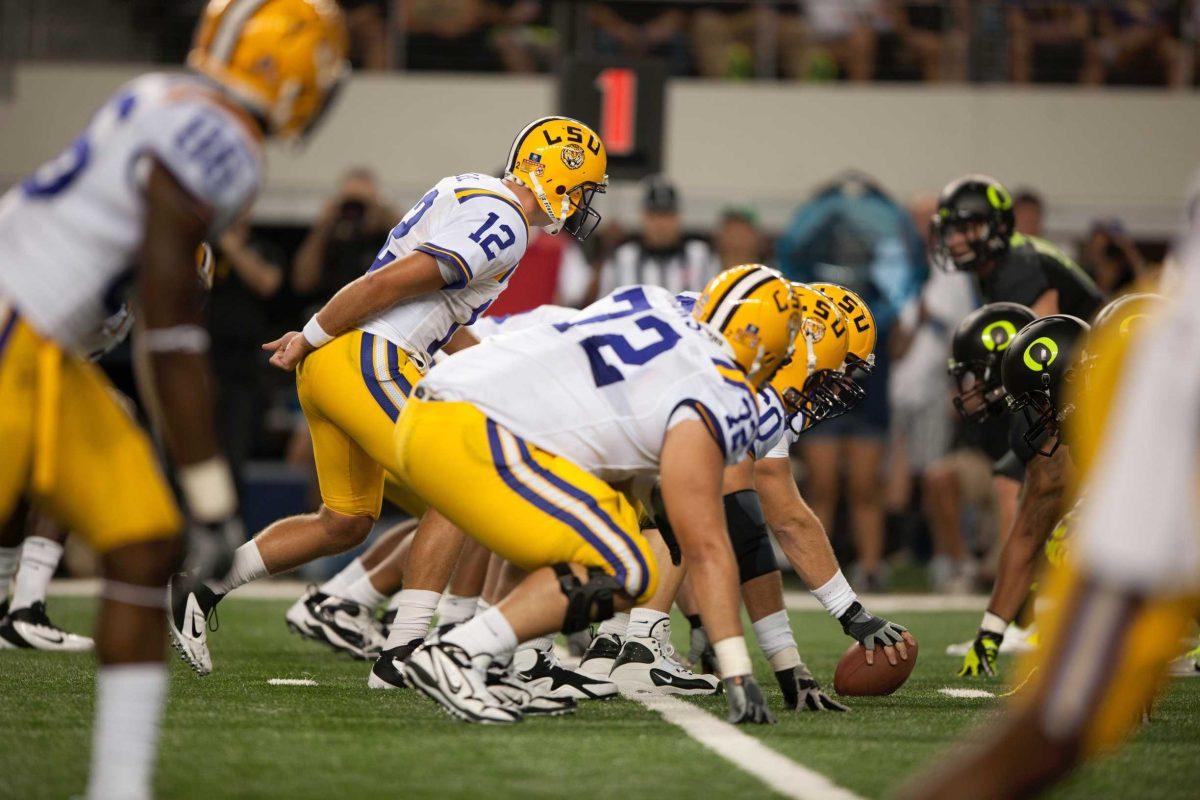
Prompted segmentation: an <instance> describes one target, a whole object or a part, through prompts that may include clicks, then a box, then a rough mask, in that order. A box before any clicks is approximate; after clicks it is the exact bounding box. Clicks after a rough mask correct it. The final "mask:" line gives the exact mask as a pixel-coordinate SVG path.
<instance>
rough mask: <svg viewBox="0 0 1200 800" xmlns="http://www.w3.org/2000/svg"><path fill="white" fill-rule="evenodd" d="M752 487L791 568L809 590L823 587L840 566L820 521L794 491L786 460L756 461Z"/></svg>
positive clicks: (789, 466)
mask: <svg viewBox="0 0 1200 800" xmlns="http://www.w3.org/2000/svg"><path fill="white" fill-rule="evenodd" d="M754 485H755V488H756V489H757V490H758V496H759V498H760V499H761V500H762V507H763V516H764V517H766V520H767V525H768V527H770V528H771V531H772V532H773V533H774V534H775V539H776V541H778V542H779V546H780V548H782V549H783V554H784V556H785V557H786V558H787V560H788V563H789V564H791V565H792V569H794V570H795V571H796V574H797V575H799V576H800V578H801V580H803V581H804V584H805V585H806V586H808V588H809V589H816V588H818V587H821V586H824V585H825V584H826V583H828V582H829V579H830V578H832V577H833V576H834V575H836V574H837V572H838V570H839V569H840V567H839V566H838V562H837V557H836V556H835V555H834V554H833V548H832V547H831V546H830V544H829V537H828V536H827V535H826V534H825V528H824V526H823V525H821V520H819V519H818V518H817V515H816V514H814V513H813V510H812V509H811V508H809V506H808V504H807V503H805V502H804V498H803V497H801V496H800V491H799V490H798V489H797V488H796V482H795V480H794V479H793V478H792V469H791V465H790V464H789V463H788V460H787V459H786V458H765V459H762V460H760V461H759V462H758V463H757V464H756V465H755V479H754Z"/></svg>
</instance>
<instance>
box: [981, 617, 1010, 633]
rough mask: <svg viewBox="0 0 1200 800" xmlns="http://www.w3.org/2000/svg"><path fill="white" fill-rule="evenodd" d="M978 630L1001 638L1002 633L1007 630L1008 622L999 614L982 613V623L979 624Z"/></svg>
mask: <svg viewBox="0 0 1200 800" xmlns="http://www.w3.org/2000/svg"><path fill="white" fill-rule="evenodd" d="M979 630H981V631H987V632H988V633H995V634H998V635H1000V636H1003V635H1004V632H1005V631H1006V630H1008V621H1007V620H1005V619H1004V618H1003V617H1001V616H1000V615H999V614H993V613H992V612H990V611H985V612H983V621H982V622H980V623H979Z"/></svg>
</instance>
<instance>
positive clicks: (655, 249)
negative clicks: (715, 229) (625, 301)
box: [599, 175, 719, 295]
mask: <svg viewBox="0 0 1200 800" xmlns="http://www.w3.org/2000/svg"><path fill="white" fill-rule="evenodd" d="M718 271H719V270H718V269H717V259H716V256H715V255H714V253H713V251H712V248H711V247H709V245H708V243H707V242H705V241H704V240H702V239H696V238H692V237H689V236H685V235H684V232H683V218H682V217H681V216H680V214H679V193H678V192H677V191H676V189H675V185H674V184H672V183H671V182H670V181H668V180H667V179H666V178H664V177H663V176H661V175H655V176H652V177H650V178H647V179H646V182H645V199H644V200H643V203H642V229H641V231H640V233H639V234H638V236H637V237H636V238H635V239H633V240H631V241H628V242H626V243H625V244H623V245H621V246H620V247H618V248H617V249H616V250H614V251H613V254H612V257H611V258H609V259H608V260H607V261H606V262H605V263H604V265H603V267H602V268H601V270H600V289H599V294H600V295H605V294H608V293H609V292H611V291H612V290H613V289H615V288H617V287H618V286H625V285H626V284H630V283H648V284H651V285H654V286H665V287H666V288H667V289H670V290H671V291H672V292H682V291H699V290H700V289H703V288H704V284H706V283H708V280H709V278H711V277H713V276H714V275H716V274H717V272H718Z"/></svg>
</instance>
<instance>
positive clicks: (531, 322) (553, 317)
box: [471, 303, 579, 341]
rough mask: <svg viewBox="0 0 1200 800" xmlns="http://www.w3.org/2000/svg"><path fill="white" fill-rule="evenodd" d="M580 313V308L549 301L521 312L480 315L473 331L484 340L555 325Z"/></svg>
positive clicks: (472, 328) (472, 327) (473, 325)
mask: <svg viewBox="0 0 1200 800" xmlns="http://www.w3.org/2000/svg"><path fill="white" fill-rule="evenodd" d="M578 313H579V309H578V308H567V307H566V306H556V305H551V304H549V303H547V304H546V305H544V306H538V307H537V308H531V309H530V310H528V311H522V312H520V313H519V314H504V315H502V316H498V317H480V318H479V319H477V320H475V322H474V323H473V324H472V325H471V333H473V334H475V335H476V336H478V337H479V339H480V340H481V341H482V340H483V339H487V338H490V337H492V336H495V335H496V334H498V333H516V332H517V331H523V330H525V329H526V328H532V327H534V326H536V325H554V324H555V323H558V322H566V321H567V320H569V319H570V318H571V317H573V316H575V315H576V314H578Z"/></svg>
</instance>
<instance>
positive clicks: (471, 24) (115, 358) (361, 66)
mask: <svg viewBox="0 0 1200 800" xmlns="http://www.w3.org/2000/svg"><path fill="white" fill-rule="evenodd" d="M56 4H57V0H23V1H22V2H13V1H12V0H0V11H2V12H3V15H4V16H3V17H0V21H2V22H3V24H0V44H2V45H3V52H4V53H5V54H6V56H5V57H6V58H7V59H8V60H10V61H21V60H27V59H31V60H38V59H42V60H53V59H56V58H60V59H62V58H66V59H70V60H73V61H79V60H85V61H86V60H89V59H95V60H96V61H111V60H119V61H125V62H128V61H158V62H175V63H178V62H180V61H182V60H183V58H184V56H185V54H186V51H187V47H188V42H189V39H190V35H191V32H192V30H193V26H194V23H195V19H196V17H197V15H198V13H199V11H200V9H201V7H202V5H203V3H202V0H175V2H170V3H166V2H164V3H158V2H150V1H149V0H73V4H74V5H75V6H77V13H76V14H74V15H72V17H71V18H70V19H69V21H65V22H64V18H63V17H62V15H61V14H54V13H51V12H52V8H51V7H52V6H56ZM342 5H343V6H344V7H345V9H346V11H347V14H348V18H349V21H350V24H351V30H352V34H353V46H354V58H355V65H356V68H357V69H358V70H360V71H372V70H378V71H384V70H428V71H456V72H462V71H477V72H511V73H519V72H545V71H551V72H552V71H555V70H556V69H557V68H558V67H559V66H560V65H561V64H560V62H561V59H562V58H563V54H564V53H565V52H572V53H581V52H582V53H596V54H610V55H611V54H616V55H630V56H638V57H653V58H657V59H661V60H662V62H663V63H665V64H666V65H667V67H668V69H669V72H670V74H671V75H674V76H689V77H698V78H704V79H712V80H724V81H750V80H776V81H805V82H834V81H845V82H868V81H913V82H922V81H923V82H960V83H962V82H1010V83H1018V84H1023V83H1057V84H1084V85H1091V86H1096V85H1102V84H1109V85H1145V86H1156V87H1159V88H1160V90H1163V89H1167V90H1175V89H1181V88H1185V87H1190V86H1194V85H1195V82H1196V75H1195V70H1194V68H1193V66H1194V63H1195V60H1196V46H1197V43H1196V38H1195V33H1196V27H1197V25H1198V24H1200V5H1198V4H1196V3H1192V2H1133V1H1128V2H1094V3H1053V2H1032V1H1026V0H1003V1H1000V0H996V1H993V2H987V1H986V0H980V1H977V2H966V0H925V2H899V0H799V1H798V2H797V1H796V0H792V1H791V2H782V1H779V0H777V1H776V2H674V3H672V2H633V1H632V0H631V1H630V2H603V3H601V2H539V1H538V0H343V2H342ZM52 19H53V20H54V23H53V24H51V23H50V20H52ZM97 30H104V32H105V35H103V36H97V35H91V34H92V33H94V32H95V31H97ZM1080 91H1082V90H1080ZM953 177H956V176H955V175H949V174H948V175H946V176H945V178H946V180H949V179H951V178H953ZM997 177H999V178H1000V179H1001V180H1002V181H1003V180H1005V176H1003V175H999V176H997ZM1008 188H1009V189H1010V191H1011V192H1012V193H1013V195H1014V203H1015V213H1016V226H1017V230H1018V231H1019V232H1021V233H1024V234H1027V235H1033V236H1044V235H1045V234H1046V229H1045V224H1044V221H1045V219H1046V218H1047V214H1048V213H1050V209H1048V208H1047V203H1046V201H1045V200H1044V199H1043V197H1042V195H1041V194H1040V193H1039V188H1038V186H1037V185H1026V186H1022V185H1016V186H1012V185H1010V186H1009V187H1008ZM939 189H940V186H936V185H930V186H928V187H926V188H925V189H924V191H921V192H917V193H915V194H907V193H906V196H894V195H893V194H891V193H890V192H889V188H888V187H887V186H884V185H880V183H879V182H878V181H877V180H876V179H875V178H874V177H873V176H871V175H867V174H863V173H859V172H853V171H850V172H841V173H836V174H830V175H829V176H828V182H827V183H826V184H825V185H823V186H821V187H818V188H817V189H816V190H815V191H811V192H806V193H805V194H806V195H807V196H797V197H795V198H794V199H792V200H790V201H789V202H788V205H789V207H790V208H791V209H792V211H791V215H790V220H789V221H788V222H787V223H786V224H785V225H783V226H782V227H780V226H775V227H769V226H767V225H765V224H764V223H763V222H762V221H761V220H760V217H759V214H758V213H757V212H756V210H755V208H753V207H750V206H742V205H739V204H738V203H737V200H736V194H734V193H731V195H730V203H729V205H728V206H726V207H724V208H722V209H720V211H719V213H718V214H716V215H715V216H714V217H713V218H711V219H709V220H707V223H706V224H701V225H697V224H695V219H696V215H695V214H693V215H690V216H689V217H688V219H689V221H690V223H691V224H689V225H688V226H685V224H684V216H683V214H682V210H683V209H684V208H685V206H686V204H687V203H688V197H687V196H684V194H683V193H682V192H681V190H680V189H679V188H678V187H677V186H676V185H675V184H674V183H673V182H672V181H671V180H670V179H669V178H668V177H664V176H660V175H655V176H651V177H649V178H646V179H644V180H642V181H640V183H639V185H638V190H637V192H636V193H626V194H625V195H623V196H624V197H626V198H633V199H632V200H629V201H628V202H631V203H636V204H638V213H625V214H622V215H621V219H623V220H627V221H628V220H634V221H635V222H633V223H628V222H627V223H626V224H625V225H621V224H618V223H616V222H613V221H611V220H612V219H614V218H615V217H616V216H617V215H615V214H609V218H608V220H606V222H605V224H604V225H603V226H602V227H601V228H600V229H599V230H598V231H597V233H596V234H595V235H594V236H592V237H591V238H590V239H589V240H588V241H586V242H585V243H583V245H580V244H578V243H576V242H574V241H573V240H570V239H568V238H567V237H565V236H558V237H552V236H547V235H539V234H535V238H534V239H533V241H532V243H531V246H530V248H529V250H528V252H527V254H526V256H525V259H524V261H523V262H522V266H521V269H520V270H519V271H518V272H517V273H516V276H515V277H514V279H513V280H512V281H511V283H510V285H509V288H508V289H507V290H506V291H505V293H504V294H503V295H502V296H501V298H500V299H499V301H498V302H497V303H496V304H495V305H494V306H493V307H492V308H491V309H490V312H489V313H491V314H511V313H518V312H520V311H523V310H526V309H530V308H533V307H536V306H538V305H540V304H543V303H557V304H562V305H568V306H576V307H579V306H583V305H586V304H587V303H589V302H590V301H591V300H593V299H595V298H596V297H598V296H600V295H602V294H604V293H606V292H608V291H610V290H611V289H612V288H614V287H616V286H619V285H622V284H626V283H634V282H640V283H653V284H661V285H664V286H667V287H668V288H671V289H672V290H676V291H678V290H685V289H699V288H701V287H702V286H703V284H704V283H705V282H706V280H707V279H708V278H709V277H710V276H712V275H713V274H715V273H716V272H717V271H719V270H720V269H722V268H724V267H728V266H732V265H735V264H739V263H746V262H754V261H760V262H764V263H767V264H770V265H773V266H777V267H778V268H780V269H781V270H783V271H784V272H785V273H786V274H787V275H788V276H789V277H791V278H793V279H796V280H805V281H831V282H836V283H840V284H843V285H846V286H848V287H850V288H852V289H855V290H856V291H858V292H859V293H860V294H862V295H863V296H864V297H865V299H866V300H867V302H868V303H869V305H870V306H871V309H872V311H873V312H874V315H875V318H876V321H877V324H878V327H879V329H880V333H881V336H880V340H879V345H878V349H877V353H878V358H879V361H880V367H879V369H877V370H876V372H875V373H874V374H873V375H872V376H871V377H870V378H869V379H868V382H867V388H868V399H867V401H866V402H865V403H864V404H863V405H862V406H860V407H859V408H858V409H857V410H855V411H854V412H853V413H852V414H849V415H847V416H846V417H843V418H841V419H839V420H836V421H835V422H832V423H828V424H826V425H824V426H821V427H819V428H817V429H815V430H814V431H812V432H811V433H809V434H806V435H805V436H804V437H803V439H802V441H801V443H800V444H799V445H798V446H797V448H796V451H795V453H794V464H795V469H796V475H797V479H798V481H799V482H800V486H801V489H802V491H803V494H804V496H805V498H806V499H807V500H808V501H809V502H810V504H811V505H812V506H813V507H814V509H815V510H816V512H817V514H818V515H819V516H820V517H821V519H822V520H823V521H824V523H825V525H826V527H827V529H828V530H829V531H830V533H831V537H832V539H833V542H834V545H835V548H836V549H837V550H838V551H839V556H840V557H841V558H842V559H843V563H851V564H853V565H854V566H853V569H852V570H851V580H852V582H853V583H855V584H856V585H857V586H858V588H860V589H864V590H886V589H888V588H903V589H914V588H924V587H929V588H932V589H934V590H937V591H948V592H949V591H954V592H957V591H970V590H974V589H977V588H980V587H982V586H985V585H987V583H988V581H989V578H990V571H991V569H992V568H993V563H994V554H995V550H996V546H997V542H998V532H997V530H996V523H995V514H994V513H993V509H992V504H993V503H992V490H991V485H990V468H991V464H990V461H989V460H988V459H987V457H986V456H984V454H983V451H982V449H981V446H980V444H981V443H980V442H978V441H976V440H975V439H973V436H974V432H973V431H972V430H970V429H968V428H967V427H966V426H964V425H962V424H961V423H960V421H959V420H958V418H957V416H956V414H955V412H954V409H953V407H952V404H951V402H950V390H951V384H950V381H949V378H948V376H947V374H946V361H947V357H948V354H949V339H950V335H951V333H952V331H953V329H954V327H955V325H956V324H957V323H958V321H959V320H960V319H961V318H962V317H963V316H965V315H966V314H967V313H968V312H969V311H970V310H972V309H973V308H974V307H975V306H976V305H977V304H978V298H977V292H976V289H975V286H974V284H973V281H972V279H971V278H970V277H969V276H966V275H961V274H946V273H941V272H938V271H936V270H931V269H930V268H929V267H928V266H927V259H926V249H927V236H928V231H929V220H930V217H931V215H932V214H933V211H934V208H935V203H936V195H937V192H938V190H939ZM327 191H328V193H327V197H326V198H325V199H324V201H323V203H322V205H321V209H320V211H319V213H318V214H317V215H316V216H315V218H313V219H311V221H310V222H309V223H308V224H296V223H295V221H286V222H280V221H274V222H271V223H270V224H254V225H251V224H250V223H249V222H243V223H241V224H239V225H237V226H236V227H234V228H233V229H232V230H230V231H228V232H226V233H225V234H224V235H223V236H222V237H221V238H220V239H219V241H216V242H214V243H213V245H214V249H215V252H216V256H217V266H216V280H215V285H214V288H213V292H212V296H211V299H210V326H211V333H212V340H213V348H214V352H213V363H214V365H215V367H216V370H217V377H218V380H219V382H220V387H221V388H220V404H221V408H220V416H219V419H220V422H221V424H222V426H223V435H224V438H225V442H226V447H227V450H228V452H229V454H230V456H231V459H232V460H233V462H234V463H235V465H236V467H237V469H238V475H239V480H240V482H241V486H240V488H241V491H242V493H243V499H244V508H245V510H246V515H247V527H248V529H250V530H258V529H261V527H263V526H264V525H266V524H268V523H269V522H271V521H273V520H274V519H276V518H278V517H280V516H283V515H284V514H288V513H295V512H297V511H300V510H306V509H309V508H312V507H315V506H316V505H317V504H318V502H319V500H318V496H317V494H316V491H315V486H314V474H313V472H312V467H311V449H310V446H309V441H308V438H307V431H306V430H305V428H304V423H303V419H302V416H301V415H300V413H299V409H298V404H297V401H296V397H295V391H294V383H293V380H292V376H290V375H287V374H283V373H280V372H278V371H276V370H272V369H269V368H268V367H267V365H266V359H265V358H264V356H263V354H262V352H261V351H260V349H259V346H260V344H261V343H262V342H265V341H268V340H269V339H272V338H274V337H275V336H276V335H278V334H279V333H281V332H283V331H285V330H288V329H295V328H296V327H297V326H298V325H299V324H300V323H301V322H302V321H303V320H304V319H306V318H307V316H308V315H309V314H311V313H312V311H313V310H314V309H315V308H316V307H317V306H318V305H319V304H320V303H322V302H324V301H325V300H326V299H328V298H329V297H330V296H331V295H332V294H333V293H334V292H335V291H336V290H337V289H338V288H339V287H341V286H342V285H344V284H345V283H347V282H348V281H350V280H352V279H354V278H355V277H357V276H358V275H360V274H361V273H362V272H363V271H364V270H365V269H366V267H367V266H368V265H370V263H371V262H372V260H373V257H374V254H375V252H376V251H377V250H378V249H379V247H380V246H381V245H382V244H383V242H384V240H385V237H386V235H387V233H388V231H389V230H390V229H391V228H392V226H393V225H394V224H395V223H396V221H397V220H398V219H399V218H400V216H401V215H402V214H403V212H404V210H405V209H407V208H408V207H409V205H411V203H412V200H413V199H414V198H411V197H406V196H396V194H393V191H392V189H390V188H389V185H388V179H387V177H386V176H381V175H378V174H376V173H375V171H374V170H373V169H372V166H371V165H369V164H363V165H360V166H356V167H353V168H351V169H348V170H347V171H345V173H344V175H343V176H342V178H341V179H340V181H339V182H338V183H337V184H336V185H331V186H329V187H328V190H327ZM397 194H399V193H397ZM615 199H616V198H611V199H609V200H602V201H601V203H600V210H601V212H602V213H608V212H611V211H612V210H613V209H611V208H606V207H605V205H606V203H612V202H613V201H614V200H615ZM1051 238H1054V237H1051ZM1053 243H1054V244H1056V245H1057V246H1059V247H1060V248H1061V249H1062V250H1064V251H1065V252H1066V253H1067V254H1069V255H1071V256H1072V257H1074V258H1075V259H1076V260H1077V261H1078V262H1079V263H1080V265H1081V266H1082V267H1083V268H1084V269H1086V270H1087V271H1088V272H1089V273H1090V274H1091V275H1092V276H1093V277H1094V278H1095V280H1096V282H1097V284H1098V285H1099V286H1100V288H1101V289H1102V290H1103V291H1104V292H1105V293H1106V294H1109V295H1114V294H1117V293H1120V292H1123V291H1128V290H1131V289H1132V288H1133V287H1135V286H1140V285H1146V284H1149V283H1150V282H1152V281H1153V279H1154V275H1155V272H1156V270H1158V269H1159V267H1160V265H1161V262H1162V260H1163V259H1164V257H1165V253H1166V248H1167V245H1168V242H1167V241H1166V240H1165V238H1163V239H1146V238H1141V239H1136V238H1134V237H1133V236H1132V235H1131V234H1130V233H1129V232H1128V231H1127V229H1126V226H1125V225H1124V224H1123V222H1122V220H1121V219H1119V218H1112V217H1105V218H1101V219H1096V220H1094V221H1093V222H1092V224H1090V225H1089V226H1087V227H1086V228H1085V229H1084V230H1082V231H1079V232H1077V233H1076V234H1075V235H1073V236H1071V237H1070V238H1061V239H1058V240H1055V241H1054V242H1053ZM103 363H104V366H105V368H106V369H107V370H108V371H109V372H110V373H111V374H112V375H113V376H114V378H115V379H116V380H117V382H118V385H119V386H122V387H125V388H127V389H129V390H130V391H132V385H133V382H132V369H131V356H130V353H129V350H128V346H125V347H123V348H121V349H118V350H116V351H114V352H113V353H111V354H109V355H108V356H107V357H106V358H105V361H104V362H103ZM332 566H333V565H328V564H327V565H323V566H318V567H316V568H317V569H329V568H332Z"/></svg>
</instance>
